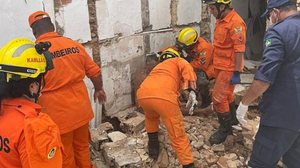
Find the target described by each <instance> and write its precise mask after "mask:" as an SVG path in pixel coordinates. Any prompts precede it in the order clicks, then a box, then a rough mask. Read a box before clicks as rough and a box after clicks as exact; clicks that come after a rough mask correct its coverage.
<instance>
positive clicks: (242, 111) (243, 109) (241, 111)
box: [236, 102, 248, 125]
mask: <svg viewBox="0 0 300 168" xmlns="http://www.w3.org/2000/svg"><path fill="white" fill-rule="evenodd" d="M247 111H248V106H246V105H244V104H243V103H242V102H240V104H239V107H238V108H237V110H236V118H237V119H238V120H239V122H240V124H242V125H245V124H246V123H247V121H246V120H245V115H246V113H247Z"/></svg>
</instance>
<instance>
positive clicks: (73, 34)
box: [56, 0, 91, 43]
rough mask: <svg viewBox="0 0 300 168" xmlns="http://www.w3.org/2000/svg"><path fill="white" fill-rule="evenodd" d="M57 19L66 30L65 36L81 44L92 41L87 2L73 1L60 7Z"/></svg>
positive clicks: (83, 0) (81, 0) (82, 0)
mask: <svg viewBox="0 0 300 168" xmlns="http://www.w3.org/2000/svg"><path fill="white" fill-rule="evenodd" d="M74 11H76V12H74ZM56 18H57V19H56V21H57V23H58V24H59V26H60V27H61V28H63V29H64V36H67V37H70V38H72V39H74V40H76V41H79V42H81V43H85V42H88V41H90V40H91V31H90V24H89V12H88V6H87V0H77V1H72V3H69V4H67V5H66V6H62V7H60V9H59V12H58V13H56ZM75 18H76V19H75Z"/></svg>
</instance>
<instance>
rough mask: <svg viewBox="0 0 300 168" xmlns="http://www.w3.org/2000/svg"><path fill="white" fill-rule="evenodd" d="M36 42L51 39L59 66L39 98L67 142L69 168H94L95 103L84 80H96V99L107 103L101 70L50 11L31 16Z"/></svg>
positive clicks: (52, 73)
mask: <svg viewBox="0 0 300 168" xmlns="http://www.w3.org/2000/svg"><path fill="white" fill-rule="evenodd" d="M28 21H29V25H30V27H31V28H32V32H33V34H34V36H35V37H36V38H37V40H36V42H43V41H50V42H51V43H52V46H51V47H50V48H49V51H50V52H51V53H52V55H53V64H54V66H55V69H54V70H52V71H51V72H49V73H47V74H46V75H45V82H46V85H45V87H44V88H43V89H42V96H41V97H40V99H39V104H41V105H42V106H43V107H44V108H45V109H44V112H45V113H47V114H49V116H50V117H51V118H52V119H53V120H54V122H55V123H56V124H57V125H58V127H59V129H60V132H61V139H62V143H63V145H64V149H65V150H64V151H65V154H66V155H64V156H65V157H64V162H63V167H66V168H75V167H80V168H90V167H92V166H93V165H92V163H91V160H90V152H89V138H90V134H89V121H90V120H91V119H92V118H93V111H92V107H91V102H90V100H89V96H88V92H87V88H86V85H85V83H84V81H83V79H84V77H85V76H87V77H88V78H89V79H90V80H91V81H92V83H93V85H94V88H95V92H94V101H99V102H100V103H101V102H104V101H105V100H106V95H105V92H104V90H103V87H102V78H101V70H100V68H99V66H98V65H97V64H96V63H95V62H93V60H92V59H91V57H90V56H89V55H88V54H87V52H86V51H85V49H84V47H83V46H82V45H81V44H79V43H78V42H75V41H73V40H71V39H69V38H66V37H62V36H60V35H58V34H57V33H56V32H55V29H54V25H53V24H52V22H51V19H50V17H49V15H48V13H46V12H43V11H37V12H34V13H33V14H31V15H30V16H29V18H28Z"/></svg>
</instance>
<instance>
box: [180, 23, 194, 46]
mask: <svg viewBox="0 0 300 168" xmlns="http://www.w3.org/2000/svg"><path fill="white" fill-rule="evenodd" d="M197 40H198V33H197V31H196V30H195V29H194V28H192V27H186V28H183V29H181V30H180V31H179V33H178V37H177V42H179V43H180V44H184V45H185V46H190V45H192V44H194V43H196V42H197Z"/></svg>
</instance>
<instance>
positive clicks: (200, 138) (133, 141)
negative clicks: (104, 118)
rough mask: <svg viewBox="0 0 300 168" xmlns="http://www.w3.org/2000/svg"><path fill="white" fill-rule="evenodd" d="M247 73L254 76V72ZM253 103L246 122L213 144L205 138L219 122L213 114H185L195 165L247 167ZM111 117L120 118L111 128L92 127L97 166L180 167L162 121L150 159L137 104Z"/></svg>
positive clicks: (255, 118)
mask: <svg viewBox="0 0 300 168" xmlns="http://www.w3.org/2000/svg"><path fill="white" fill-rule="evenodd" d="M255 68H256V67H255ZM249 69H251V68H249ZM249 69H248V70H249ZM249 71H251V70H249ZM252 72H253V71H252ZM246 76H247V77H246V78H249V77H250V78H252V79H253V75H252V77H251V75H246ZM252 79H251V80H252ZM242 80H245V81H246V80H249V79H242ZM249 82H250V81H249ZM246 88H247V86H245V85H244V84H243V85H241V87H240V88H239V90H238V91H237V92H235V94H236V95H238V94H239V93H244V92H245V89H246ZM241 96H242V94H241ZM238 103H239V102H237V104H238ZM253 106H254V107H256V108H253V107H251V108H250V111H249V112H248V113H247V121H248V123H247V125H246V126H245V127H240V126H235V127H234V129H233V135H230V136H228V137H227V139H226V140H225V142H224V143H222V144H219V145H213V146H211V145H210V144H209V142H208V139H209V137H210V135H211V134H213V132H214V131H216V129H217V128H218V126H219V123H218V122H217V117H216V115H215V114H210V115H201V114H200V115H197V116H185V117H184V125H185V131H186V133H187V134H188V137H189V139H190V144H191V147H192V152H193V156H194V158H195V162H194V163H195V167H197V168H243V167H247V166H246V165H247V162H248V160H249V157H250V154H251V150H252V145H253V140H254V136H255V134H256V131H257V129H258V123H259V113H258V111H257V110H256V109H257V106H255V104H254V105H253ZM113 117H114V118H117V119H118V120H119V122H120V124H119V126H118V127H117V128H114V129H112V126H111V125H110V124H109V123H103V124H101V125H100V126H99V127H98V128H96V129H93V130H91V137H92V138H91V139H92V143H91V144H92V145H91V151H92V152H91V153H92V156H91V157H92V160H93V161H94V163H95V165H96V167H97V168H110V167H111V168H113V167H116V168H120V167H124V168H125V167H126V168H138V167H139V168H140V167H143V168H181V165H180V163H179V161H178V159H177V157H176V154H175V152H174V150H173V149H172V146H171V144H170V141H169V138H168V135H167V132H166V129H165V127H164V126H163V125H162V124H161V125H160V131H159V141H160V155H159V158H158V159H157V161H153V160H152V159H151V158H149V156H148V153H147V142H148V137H147V133H146V131H145V130H144V124H145V117H144V115H143V114H142V113H141V112H140V110H139V109H137V108H136V107H133V108H129V109H127V110H124V111H121V112H119V113H118V114H117V115H115V116H113ZM116 129H119V130H116ZM112 135H114V136H112Z"/></svg>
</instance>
